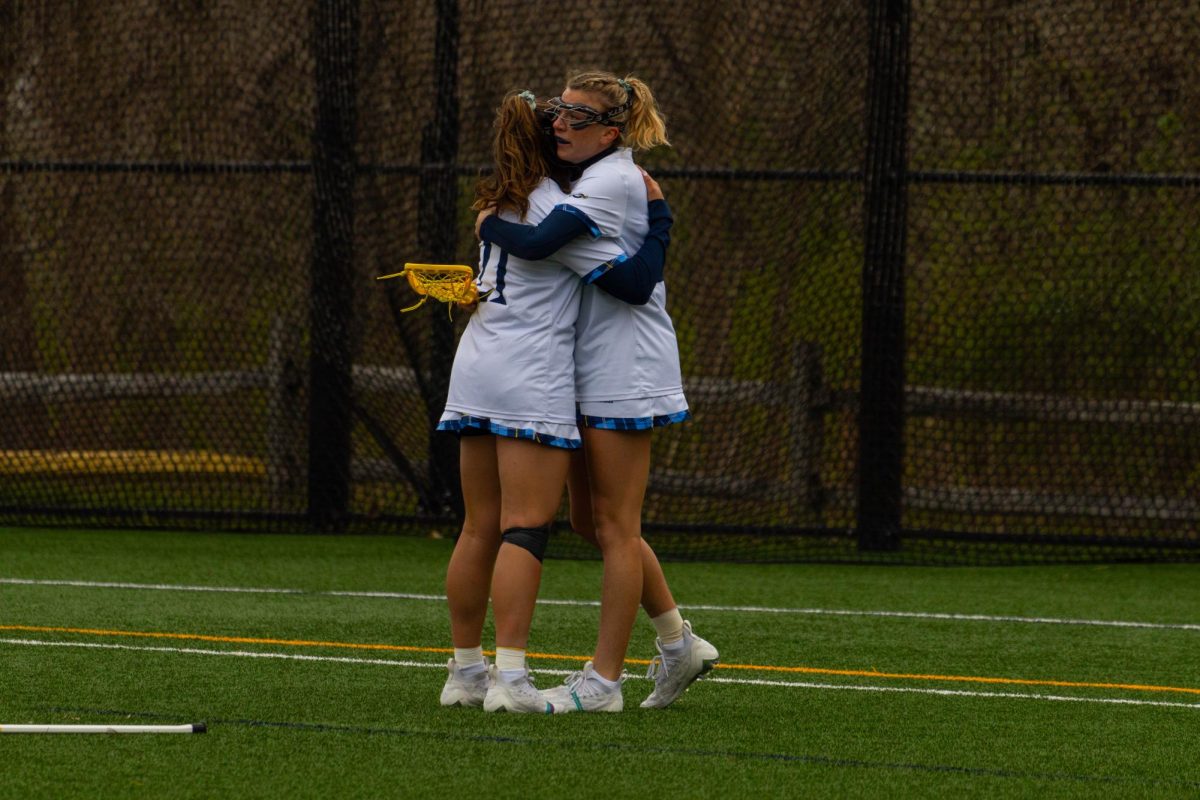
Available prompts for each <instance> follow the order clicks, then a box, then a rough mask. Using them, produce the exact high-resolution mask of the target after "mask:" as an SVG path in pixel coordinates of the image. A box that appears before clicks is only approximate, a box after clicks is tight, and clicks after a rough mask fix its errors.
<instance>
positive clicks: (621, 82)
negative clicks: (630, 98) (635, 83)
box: [617, 78, 633, 94]
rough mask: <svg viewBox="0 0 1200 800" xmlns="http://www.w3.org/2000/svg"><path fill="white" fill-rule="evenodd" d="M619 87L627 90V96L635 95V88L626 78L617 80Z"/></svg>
mask: <svg viewBox="0 0 1200 800" xmlns="http://www.w3.org/2000/svg"><path fill="white" fill-rule="evenodd" d="M617 86H620V87H621V88H622V89H624V90H625V94H633V87H632V86H630V85H629V81H627V80H625V79H624V78H617Z"/></svg>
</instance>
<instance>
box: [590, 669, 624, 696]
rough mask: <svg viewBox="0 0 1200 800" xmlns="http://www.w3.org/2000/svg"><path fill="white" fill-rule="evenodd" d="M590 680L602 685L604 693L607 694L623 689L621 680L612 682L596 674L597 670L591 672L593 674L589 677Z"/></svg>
mask: <svg viewBox="0 0 1200 800" xmlns="http://www.w3.org/2000/svg"><path fill="white" fill-rule="evenodd" d="M588 680H590V681H595V682H596V683H598V684H600V685H601V686H603V687H604V691H606V692H615V691H616V690H617V689H620V688H621V682H620V681H619V680H616V681H610V680H609V679H608V678H606V677H604V676H603V675H601V674H600V673H599V672H596V670H592V671H591V673H590V674H589V675H588Z"/></svg>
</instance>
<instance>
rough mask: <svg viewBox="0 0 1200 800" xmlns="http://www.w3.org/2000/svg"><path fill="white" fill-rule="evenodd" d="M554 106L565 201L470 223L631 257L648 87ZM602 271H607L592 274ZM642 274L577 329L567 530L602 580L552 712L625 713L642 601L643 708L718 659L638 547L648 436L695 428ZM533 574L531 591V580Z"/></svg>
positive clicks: (648, 143) (529, 248)
mask: <svg viewBox="0 0 1200 800" xmlns="http://www.w3.org/2000/svg"><path fill="white" fill-rule="evenodd" d="M550 105H551V112H552V113H553V114H554V124H553V136H554V141H555V147H556V154H557V156H558V158H559V159H561V160H562V161H564V162H567V163H568V164H570V165H573V167H574V174H573V175H572V178H573V183H572V186H571V189H570V197H568V198H567V199H566V200H565V201H564V202H563V203H562V204H561V205H559V206H558V207H556V208H555V210H554V211H552V212H551V213H550V214H548V215H547V216H546V218H545V219H544V220H543V221H542V222H541V223H540V224H537V225H536V227H531V226H528V225H520V224H515V223H513V222H512V221H511V220H505V219H503V218H500V217H495V216H490V215H488V212H487V211H486V210H484V211H483V212H481V214H480V218H479V220H478V221H477V225H478V227H479V230H480V236H481V238H482V239H483V241H485V242H489V243H493V244H498V245H499V246H501V247H503V248H504V249H505V250H507V251H508V252H511V253H513V254H515V255H520V256H523V257H525V258H529V259H540V258H548V257H557V254H558V253H560V252H562V250H561V248H569V247H576V246H579V244H580V243H581V242H591V243H604V242H615V243H616V244H617V246H619V247H620V249H622V250H623V251H624V252H633V251H634V250H635V249H637V248H638V247H639V246H640V245H641V243H642V241H643V239H644V237H645V236H646V235H647V231H648V230H649V218H648V214H649V210H648V208H649V207H648V204H647V202H646V197H645V192H644V191H643V188H642V187H643V177H642V176H643V175H644V173H642V172H641V171H640V170H639V169H638V168H637V167H636V166H635V165H634V163H633V157H632V152H633V150H647V149H650V148H652V147H655V146H657V145H661V144H669V142H668V141H667V137H666V125H665V122H664V120H663V118H662V116H661V114H660V113H659V111H658V107H657V104H656V103H655V100H654V96H653V94H652V93H651V91H650V88H649V87H648V86H647V85H646V84H645V83H644V82H642V81H640V80H638V79H637V78H634V77H632V76H629V77H626V78H618V77H617V76H615V75H613V74H611V73H607V72H583V73H579V74H576V75H573V76H571V77H570V78H569V79H568V80H567V85H566V88H565V89H564V91H563V93H562V96H561V97H558V98H555V99H554V100H552V101H551V103H550ZM652 189H653V190H654V191H657V184H653V186H652ZM657 197H661V192H657ZM651 205H652V204H651ZM598 274H603V271H602V270H598V271H597V272H596V273H593V275H592V276H590V277H592V278H593V279H594V278H596V277H597V275H598ZM641 277H642V278H643V279H644V280H645V281H650V282H649V284H648V285H646V283H642V284H641V285H640V286H639V289H640V290H641V291H642V294H641V297H644V302H643V303H642V304H630V303H628V302H622V301H620V300H617V299H615V298H613V297H612V296H610V295H609V294H607V293H605V292H603V291H599V290H598V289H597V288H596V284H595V283H589V285H587V286H585V287H584V289H583V297H582V301H581V307H580V312H579V319H578V322H577V323H576V331H575V389H576V399H577V402H578V406H579V417H578V419H579V423H580V426H581V428H582V434H583V441H584V447H583V451H582V453H581V454H573V456H572V459H571V460H572V464H571V473H570V478H569V488H570V497H571V524H572V527H573V528H574V529H575V530H576V531H577V532H578V533H580V534H581V535H583V536H584V537H585V538H588V539H590V540H592V541H593V542H596V543H597V544H598V546H599V547H600V549H601V551H602V553H603V555H604V577H603V584H602V590H601V612H600V631H599V635H598V637H597V644H596V650H595V653H594V655H593V658H592V660H591V661H589V662H588V663H587V664H585V665H584V667H583V669H582V670H581V671H580V672H578V673H575V674H574V675H572V676H571V677H570V678H568V679H567V681H566V683H565V684H564V685H563V686H560V687H555V688H554V689H551V690H549V691H548V692H547V693H546V696H547V697H548V698H549V699H550V702H551V703H552V705H554V706H555V710H556V711H620V710H621V708H622V707H623V702H624V701H623V697H622V693H621V681H622V677H621V676H622V669H623V666H624V661H625V655H626V651H627V650H628V646H629V639H630V635H631V633H632V628H633V622H634V619H635V618H636V616H637V609H638V605H639V603H640V604H641V605H642V606H643V607H644V608H645V609H646V613H647V614H648V615H649V616H650V618H651V621H652V622H653V624H654V626H655V629H656V631H657V633H658V637H657V641H656V646H657V648H658V651H659V653H658V656H656V657H655V659H654V660H653V662H652V663H651V667H650V677H653V678H654V680H655V688H654V690H653V692H652V693H651V695H650V696H649V697H648V698H646V700H645V701H644V702H643V703H642V706H643V707H647V708H664V707H666V706H668V705H670V704H671V703H672V702H674V701H675V700H676V699H677V698H678V697H679V695H680V694H682V693H683V691H684V690H686V689H687V687H688V686H689V685H690V684H691V683H692V681H694V680H695V679H696V678H698V677H699V676H701V675H703V674H704V673H706V672H707V671H708V670H710V669H711V668H712V667H713V666H714V665H715V664H716V662H717V659H718V653H717V650H716V648H715V647H713V646H712V645H711V644H710V643H709V642H707V641H705V640H704V639H701V638H700V637H698V636H696V635H695V634H693V633H692V630H691V625H690V623H688V622H686V621H685V620H683V618H682V616H681V615H680V613H679V610H678V608H677V607H676V604H675V601H674V598H673V597H672V595H671V591H670V588H669V586H668V585H667V581H666V578H665V576H664V575H663V571H662V567H661V565H660V564H659V562H658V559H657V557H656V556H655V554H654V551H653V550H652V549H651V548H650V546H649V545H648V544H646V543H645V541H643V540H642V538H641V512H642V503H643V500H644V497H645V492H646V484H647V480H648V477H649V466H650V444H651V431H652V429H653V428H656V427H661V426H664V425H671V424H674V423H677V422H682V421H684V420H686V419H688V418H689V417H690V413H689V411H688V406H687V400H686V399H685V397H684V394H683V384H682V379H681V375H680V368H679V350H678V344H677V341H676V337H675V330H674V326H673V325H672V323H671V318H670V316H669V315H668V314H667V310H666V287H665V285H664V284H663V283H662V275H661V273H658V274H655V275H650V276H646V275H643V276H641ZM528 566H532V565H528ZM529 576H530V580H533V574H532V570H530V572H529ZM530 612H531V613H532V607H531V608H530Z"/></svg>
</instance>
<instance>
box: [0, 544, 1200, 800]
mask: <svg viewBox="0 0 1200 800" xmlns="http://www.w3.org/2000/svg"><path fill="white" fill-rule="evenodd" d="M452 547H453V543H452V542H451V541H449V540H436V539H418V538H401V537H378V536H375V537H372V536H364V537H355V536H339V537H329V536H281V535H249V534H243V535H238V534H221V533H173V532H154V531H82V530H56V529H0V579H2V580H5V581H7V582H3V583H0V724H16V723H33V722H41V723H60V724H61V723H68V722H77V723H85V724H96V723H118V722H120V723H126V724H155V723H157V724H176V723H185V722H196V721H201V720H204V721H206V722H207V723H208V724H209V733H207V734H206V735H203V736H196V735H191V736H188V735H180V736H176V735H159V736H150V735H141V736H138V735H133V736H118V735H92V736H87V735H59V736H51V735H7V736H5V735H0V763H2V764H3V765H4V766H3V773H2V774H3V777H2V783H3V785H4V787H5V788H6V789H7V790H8V791H9V793H11V794H13V795H14V796H25V797H55V798H73V797H197V798H199V797H205V798H207V797H221V796H226V797H410V796H411V797H424V796H447V797H448V796H455V795H471V796H486V797H521V798H540V797H547V798H550V797H565V796H570V797H604V798H617V797H645V796H660V797H675V796H685V797H714V798H716V797H720V798H729V797H785V796H786V797H889V798H892V797H932V796H938V797H941V796H945V797H958V796H977V797H1044V796H1054V797H1096V796H1105V797H1156V798H1157V797H1194V796H1196V795H1197V794H1200V744H1198V742H1200V672H1198V671H1197V669H1196V663H1197V658H1196V654H1197V652H1198V651H1200V647H1198V645H1200V566H1197V565H1100V566H1094V565H1090V566H1079V565H1075V566H1063V565H1060V566H1047V567H992V568H917V567H880V566H847V565H767V566H758V565H726V564H713V563H696V564H667V565H666V566H665V569H666V573H667V576H668V578H669V580H670V582H671V585H672V589H673V591H674V592H675V595H676V598H677V600H678V601H679V602H680V603H681V604H682V605H683V606H684V615H685V616H686V617H687V618H688V619H690V620H691V621H692V623H693V624H694V626H695V629H696V631H697V633H699V634H700V635H702V636H704V637H705V638H708V639H709V640H711V641H712V642H713V643H714V644H716V645H717V646H718V647H719V648H720V650H721V654H722V657H721V660H722V667H721V668H719V669H717V670H716V671H715V672H714V673H713V676H712V677H713V679H712V680H706V681H701V682H699V683H697V684H695V685H694V686H693V687H692V688H691V689H690V690H689V691H688V692H687V693H686V694H685V695H684V696H683V697H682V698H681V699H680V700H679V701H678V702H677V703H676V704H675V705H673V706H672V707H671V708H669V709H666V710H661V711H658V710H643V709H640V708H638V703H639V702H640V701H641V699H642V698H643V697H644V696H645V695H646V694H648V693H649V691H650V684H649V683H648V682H647V681H645V680H644V679H642V677H641V676H642V672H643V670H644V666H643V665H641V664H634V663H631V664H630V666H629V672H630V675H631V677H630V678H629V680H627V682H626V684H625V687H624V693H625V700H626V710H625V711H624V712H623V713H621V714H613V715H577V714H570V715H563V716H556V717H551V718H546V717H530V716H517V715H502V714H501V715H491V714H485V713H483V712H482V711H477V710H469V709H442V708H440V707H439V706H438V704H437V695H438V691H439V689H440V686H441V683H442V681H443V680H444V678H445V671H444V666H443V665H444V663H445V661H446V659H447V657H448V654H447V653H446V652H444V649H445V648H447V647H448V646H449V643H448V638H449V634H448V621H447V614H446V610H445V605H444V602H442V601H440V600H438V599H436V596H440V594H441V593H442V580H443V576H444V571H445V565H446V562H447V559H448V558H449V554H450V551H451V548H452ZM600 575H601V564H600V563H598V562H594V561H564V560H550V561H548V562H547V564H546V569H545V574H544V580H543V589H542V597H543V598H547V599H554V600H578V601H591V600H594V599H595V598H596V597H597V596H598V591H599V581H600ZM15 580H27V581H36V582H37V583H32V584H30V583H15V582H13V581H15ZM52 581H64V582H65V581H77V582H84V583H87V584H89V585H55V584H52V583H49V582H52ZM103 583H108V584H115V583H130V584H147V585H151V584H155V585H159V584H161V585H164V586H170V587H175V588H169V589H151V588H132V587H124V588H122V587H117V586H102V585H98V584H103ZM185 586H190V587H207V588H217V587H225V588H230V587H236V588H241V589H253V588H257V589H288V590H295V591H292V592H288V593H280V592H276V593H266V592H248V591H240V592H229V591H221V592H218V591H196V590H194V589H193V590H185V589H183V588H180V587H185ZM334 591H343V592H386V593H404V594H410V595H433V596H435V599H412V598H410V599H403V598H398V597H394V596H393V597H364V596H335V595H331V594H329V592H334ZM689 604H691V605H692V606H697V605H704V606H720V608H694V607H693V608H690V609H689V608H687V606H688V605H689ZM744 607H756V608H751V609H747V608H744ZM765 609H773V610H765ZM834 611H840V612H901V613H905V614H908V613H926V614H941V615H985V616H989V617H1001V616H1012V617H1039V618H1056V619H1070V620H1075V621H1076V622H1077V624H1063V623H1052V622H1043V623H1029V622H1018V621H1005V620H1000V619H987V620H982V619H968V618H962V617H961V616H960V617H957V618H946V617H942V618H931V617H913V616H882V615H879V614H877V613H862V614H858V613H830V612H834ZM598 613H599V612H598V609H597V608H596V607H595V606H593V605H586V604H573V605H541V606H539V608H538V611H537V615H536V617H535V620H534V633H533V641H532V642H531V645H530V648H531V651H534V652H539V653H547V654H555V655H565V656H577V657H578V660H571V659H566V660H564V659H549V658H532V659H531V664H532V666H533V667H534V669H535V672H536V671H541V672H542V673H543V674H541V675H540V677H539V685H541V686H543V687H546V686H550V685H553V684H554V683H556V682H557V681H559V680H560V679H561V677H560V674H561V671H563V670H568V669H577V668H578V667H579V665H580V663H581V661H582V659H585V658H586V657H587V655H588V653H589V652H590V650H591V648H592V646H593V637H594V635H595V629H596V623H597V619H598ZM1103 620H1110V621H1111V620H1117V621H1130V622H1142V623H1155V624H1170V625H1175V626H1177V627H1174V628H1163V627H1157V628H1155V627H1116V626H1105V625H1095V624H1078V623H1081V622H1084V621H1103ZM1186 626H1191V627H1186ZM56 628H57V629H60V630H48V629H56ZM61 629H72V630H70V631H68V630H61ZM133 634H143V635H141V636H137V635H133ZM144 634H155V635H154V636H149V635H144ZM164 634H172V636H164ZM490 636H491V630H490V627H489V629H488V630H485V642H484V643H485V647H490V646H491V644H492V643H491V641H490ZM200 637H207V638H200ZM653 639H654V634H653V628H652V627H651V626H650V625H649V623H648V622H647V621H646V620H645V618H644V616H643V617H642V618H640V619H639V620H638V625H637V628H636V629H635V632H634V638H633V643H632V645H631V649H630V657H631V659H642V660H644V659H647V658H649V656H651V655H652V654H653V652H654V648H653ZM233 640H240V641H233ZM268 640H269V641H268ZM19 642H25V643H19ZM33 642H40V643H42V644H34V643H33ZM285 642H291V643H285ZM296 642H309V643H310V644H298V643H296ZM55 643H68V644H71V645H72V646H57V645H56V644H55ZM77 645H87V646H86V647H84V646H77ZM352 645H353V646H352ZM114 646H119V647H120V648H141V649H118V648H116V647H114ZM149 648H154V649H149ZM401 648H408V649H401ZM188 651H191V652H188ZM271 656H287V658H280V657H271ZM296 656H305V657H312V658H313V659H314V660H299V659H297V658H295V657H296ZM316 659H325V660H316ZM331 659H332V660H331ZM372 662H386V663H372ZM769 668H773V669H769ZM547 671H557V673H556V674H550V673H549V672H547ZM871 671H875V672H877V673H883V674H877V675H867V674H863V673H868V672H871ZM901 675H905V676H911V677H888V676H901ZM988 679H991V680H992V681H998V682H989V680H988ZM755 681H757V682H758V683H754V682H755ZM1015 681H1031V682H1032V683H1017V682H1015ZM777 682H789V683H790V684H791V685H787V686H779V685H773V683H777ZM1050 682H1059V683H1064V684H1083V683H1088V684H1119V685H1121V686H1111V687H1101V686H1071V685H1053V684H1051V683H1050ZM796 684H803V685H796ZM1132 686H1158V687H1164V688H1162V689H1160V690H1149V689H1136V688H1130V687H1132ZM1122 687H1124V688H1122ZM1188 689H1190V690H1192V691H1190V692H1189V691H1182V690H1188ZM898 690H913V691H898ZM930 690H944V691H949V692H959V693H975V695H966V694H931V693H928V692H929V691H930ZM1048 696H1053V697H1070V698H1075V700H1072V701H1066V700H1049V699H1046V697H1048ZM1039 698H1040V699H1039ZM1095 699H1109V700H1123V701H1131V702H1128V703H1125V704H1113V703H1106V704H1101V703H1094V702H1084V701H1087V700H1095ZM1148 702H1154V703H1172V704H1175V705H1170V706H1165V705H1145V704H1144V703H1148Z"/></svg>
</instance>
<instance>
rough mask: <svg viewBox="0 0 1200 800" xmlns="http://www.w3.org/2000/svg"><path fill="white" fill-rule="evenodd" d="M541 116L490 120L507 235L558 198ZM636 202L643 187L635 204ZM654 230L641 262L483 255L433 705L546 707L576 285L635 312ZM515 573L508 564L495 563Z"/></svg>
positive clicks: (662, 248) (657, 216)
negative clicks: (533, 648) (550, 587)
mask: <svg viewBox="0 0 1200 800" xmlns="http://www.w3.org/2000/svg"><path fill="white" fill-rule="evenodd" d="M536 109H537V102H536V99H535V98H534V96H533V95H532V94H531V93H529V92H521V93H516V92H513V93H509V94H508V95H507V96H506V97H505V98H504V100H503V101H502V102H501V104H500V107H499V109H498V110H497V113H496V121H495V137H494V141H493V144H494V147H493V155H494V158H495V169H494V171H493V172H492V173H491V174H490V175H488V176H485V177H484V178H482V179H481V180H480V181H479V183H478V185H477V187H476V198H475V206H476V207H477V208H485V207H486V208H488V209H490V210H493V211H498V214H499V217H498V219H504V220H507V221H509V222H511V223H513V224H516V223H519V222H521V221H523V220H524V221H528V222H531V223H537V222H540V221H542V220H544V219H545V217H546V216H547V215H549V214H550V213H551V211H552V209H553V208H554V207H555V206H556V205H558V204H560V203H561V202H562V201H564V200H565V199H566V195H565V193H564V192H563V191H562V189H561V188H560V186H559V185H558V184H557V183H556V182H555V180H554V178H553V177H552V172H553V165H552V163H551V158H550V154H549V148H550V145H549V143H548V140H547V138H546V136H545V133H544V127H545V124H546V119H545V118H539V116H538V113H537V110H536ZM645 191H646V189H645V184H644V182H643V183H642V188H641V193H642V197H643V200H644V197H645ZM650 222H651V227H650V233H649V235H648V236H647V238H646V239H645V241H644V242H642V243H640V246H639V248H638V251H637V252H636V253H635V252H634V251H633V250H630V251H624V250H622V249H621V248H620V247H619V246H618V245H617V244H616V243H615V242H612V241H603V242H594V243H592V242H580V243H578V244H575V245H571V246H568V247H565V248H562V249H561V250H560V251H559V252H558V253H556V254H555V256H554V258H553V259H550V260H533V259H524V258H521V257H519V256H516V255H513V254H511V253H508V252H506V251H505V250H504V249H503V248H502V247H499V246H497V245H494V244H491V243H483V244H481V246H480V258H479V272H478V275H477V276H476V284H477V288H478V294H479V298H480V299H479V302H478V305H477V307H476V309H475V311H474V313H473V314H472V315H471V319H470V320H469V322H468V323H467V326H466V329H465V330H464V331H463V335H462V337H461V338H460V340H459V345H458V350H457V352H456V354H455V358H454V366H453V368H452V371H451V376H450V388H449V391H448V396H447V399H446V406H445V411H444V412H443V414H442V417H441V420H440V421H439V423H438V426H437V427H438V430H442V431H450V432H453V433H456V434H458V435H459V437H460V443H459V449H460V469H461V481H462V490H463V500H464V506H465V511H466V513H465V517H464V520H463V527H462V532H461V535H460V536H459V538H458V541H457V542H456V544H455V548H454V553H453V555H452V556H451V559H450V564H449V566H448V568H447V572H446V596H447V599H448V605H449V609H450V628H451V639H452V642H453V645H454V657H453V658H452V659H450V662H449V664H448V667H449V675H448V677H447V680H446V684H445V686H444V687H443V690H442V695H441V703H442V705H446V706H454V705H466V706H481V705H482V706H483V707H484V709H486V710H488V711H499V710H507V711H516V712H525V713H550V711H551V710H552V706H551V705H550V704H549V703H548V702H547V701H546V699H545V698H544V697H542V695H541V694H540V693H539V692H538V691H537V689H536V688H535V687H534V686H533V685H532V683H531V682H530V680H529V672H528V669H527V668H526V666H525V663H524V652H525V647H526V644H527V640H528V635H529V627H530V622H531V619H532V611H533V602H534V600H535V599H536V597H537V584H538V581H539V580H540V576H541V561H542V557H543V555H544V551H545V548H546V544H547V541H548V539H549V536H550V531H551V526H552V524H553V521H554V518H555V516H556V514H557V511H558V507H559V504H560V502H561V499H562V494H563V488H564V486H565V483H566V475H567V471H568V466H569V453H570V452H571V450H573V449H575V448H578V447H579V445H580V434H579V429H578V426H577V422H576V407H575V385H574V384H575V366H574V347H575V321H576V319H577V317H578V314H579V308H580V295H581V291H582V287H583V281H581V280H580V278H581V277H585V276H591V278H592V279H593V283H594V284H595V285H597V286H600V287H601V288H602V289H603V290H604V291H605V292H611V293H612V295H611V296H613V297H614V298H617V297H620V298H627V299H619V300H618V299H614V302H620V303H622V304H624V303H625V302H631V301H637V300H638V298H637V297H629V295H628V292H627V289H628V285H629V284H631V283H636V281H632V280H631V279H629V278H627V277H625V276H626V275H636V274H639V273H643V272H644V273H650V274H661V272H662V264H663V259H664V257H665V252H666V247H667V242H668V231H669V229H670V225H671V217H670V210H669V209H668V208H667V207H666V203H665V202H661V201H660V203H659V204H657V205H656V206H655V208H654V209H652V212H651V219H650ZM628 253H634V255H632V256H630V255H628ZM641 302H645V299H644V298H642V299H641ZM510 562H511V563H513V564H516V565H517V566H516V567H506V566H504V565H505V564H507V563H510ZM494 567H495V579H494V580H493V568H494ZM489 593H490V595H491V597H492V602H493V608H494V611H495V617H496V645H497V659H496V663H495V664H494V665H490V667H489V664H488V662H487V660H486V659H484V657H483V650H482V635H483V625H484V620H485V618H486V616H487V606H488V597H489Z"/></svg>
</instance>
